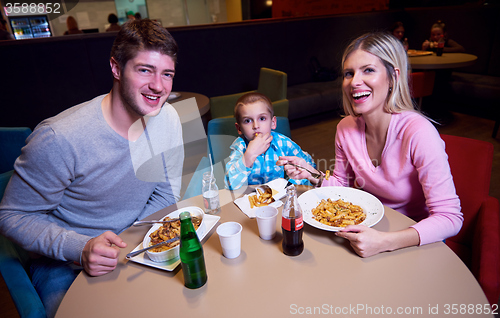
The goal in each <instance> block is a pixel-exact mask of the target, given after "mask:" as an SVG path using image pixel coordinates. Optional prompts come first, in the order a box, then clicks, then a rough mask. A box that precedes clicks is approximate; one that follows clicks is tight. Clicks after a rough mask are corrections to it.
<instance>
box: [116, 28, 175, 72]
mask: <svg viewBox="0 0 500 318" xmlns="http://www.w3.org/2000/svg"><path fill="white" fill-rule="evenodd" d="M142 50H147V51H157V52H160V53H162V54H165V55H168V56H170V57H171V58H172V60H173V61H174V63H177V50H178V48H177V42H175V40H174V38H173V37H172V35H171V34H170V33H169V32H168V31H167V29H165V28H164V27H162V26H161V25H160V24H159V23H158V22H154V21H152V20H150V19H142V20H129V21H127V22H126V23H125V24H123V25H122V28H121V30H120V31H119V32H118V35H117V36H116V39H115V42H114V43H113V47H112V48H111V57H112V58H114V59H115V60H116V62H117V63H118V65H119V66H120V68H121V69H124V68H125V64H127V62H128V61H129V60H131V59H133V58H134V57H135V56H136V55H137V52H139V51H142Z"/></svg>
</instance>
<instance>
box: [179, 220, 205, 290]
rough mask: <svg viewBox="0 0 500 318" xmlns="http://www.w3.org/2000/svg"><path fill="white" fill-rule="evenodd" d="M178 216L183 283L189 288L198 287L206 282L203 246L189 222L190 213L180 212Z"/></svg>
mask: <svg viewBox="0 0 500 318" xmlns="http://www.w3.org/2000/svg"><path fill="white" fill-rule="evenodd" d="M179 218H180V220H181V246H180V249H179V255H180V258H181V265H182V272H183V274H184V285H185V286H186V287H187V288H191V289H196V288H200V287H201V286H203V285H205V283H206V282H207V270H206V268H205V257H204V256H203V247H202V246H201V243H200V240H199V239H198V235H196V231H195V230H194V226H193V223H192V222H191V214H190V213H189V212H182V213H181V214H180V215H179Z"/></svg>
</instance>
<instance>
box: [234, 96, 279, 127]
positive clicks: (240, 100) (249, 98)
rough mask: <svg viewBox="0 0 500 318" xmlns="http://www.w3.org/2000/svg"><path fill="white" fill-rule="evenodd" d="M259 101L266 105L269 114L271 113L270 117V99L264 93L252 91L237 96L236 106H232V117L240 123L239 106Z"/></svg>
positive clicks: (272, 110)
mask: <svg viewBox="0 0 500 318" xmlns="http://www.w3.org/2000/svg"><path fill="white" fill-rule="evenodd" d="M259 101H261V102H263V103H264V104H265V105H266V106H267V110H268V111H269V114H271V117H274V108H273V103H272V102H271V100H270V99H269V98H268V97H267V96H266V95H264V94H261V93H257V92H252V93H247V94H245V95H243V96H241V97H240V98H238V101H237V102H236V106H235V107H234V118H236V122H237V123H238V124H240V121H241V114H240V108H241V107H242V106H245V105H249V104H253V103H256V102H259Z"/></svg>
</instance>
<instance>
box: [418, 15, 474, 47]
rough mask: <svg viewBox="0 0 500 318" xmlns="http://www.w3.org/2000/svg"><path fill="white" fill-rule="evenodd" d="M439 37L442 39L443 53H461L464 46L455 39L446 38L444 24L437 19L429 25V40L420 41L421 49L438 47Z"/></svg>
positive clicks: (446, 33)
mask: <svg viewBox="0 0 500 318" xmlns="http://www.w3.org/2000/svg"><path fill="white" fill-rule="evenodd" d="M440 39H443V40H444V48H443V52H444V53H463V52H465V48H464V47H463V46H461V45H460V44H458V43H457V42H456V41H453V40H452V39H449V38H448V32H447V31H446V25H445V24H444V23H443V22H441V21H438V22H436V23H434V24H433V25H432V27H431V37H430V39H429V40H425V41H424V43H422V50H423V51H436V49H437V47H438V42H439V40H440Z"/></svg>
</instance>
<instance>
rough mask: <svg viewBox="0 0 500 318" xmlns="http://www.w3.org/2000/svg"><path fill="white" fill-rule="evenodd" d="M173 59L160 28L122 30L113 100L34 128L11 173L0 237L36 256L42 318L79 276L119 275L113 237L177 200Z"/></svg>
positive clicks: (137, 23)
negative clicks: (82, 273) (171, 101)
mask: <svg viewBox="0 0 500 318" xmlns="http://www.w3.org/2000/svg"><path fill="white" fill-rule="evenodd" d="M176 54H177V44H176V42H175V40H174V39H173V38H172V36H171V35H170V33H168V31H167V30H165V29H164V28H162V27H161V26H160V25H159V24H157V23H155V22H153V21H151V20H148V19H144V20H132V21H129V22H128V23H126V24H125V25H124V26H123V28H122V30H121V31H120V32H119V33H118V35H117V38H116V40H115V42H114V44H113V48H112V50H111V59H110V65H111V71H112V74H113V87H112V89H111V92H110V93H108V94H106V95H102V96H98V97H96V98H94V99H93V100H91V101H88V102H86V103H83V104H80V105H77V106H74V107H71V108H69V109H67V110H66V111H64V112H62V113H60V114H59V115H57V116H55V117H52V118H49V119H47V120H45V121H43V122H42V123H40V124H39V125H38V126H37V128H36V129H35V130H34V131H33V133H32V134H31V135H30V136H29V137H28V139H27V145H26V146H25V147H24V148H23V151H22V154H21V156H20V157H19V158H18V159H17V161H16V163H15V165H14V168H15V173H14V175H13V176H12V179H11V180H10V182H9V185H8V186H7V189H6V192H5V195H4V198H3V200H2V202H1V204H0V232H1V233H2V234H3V235H5V236H6V237H7V238H9V239H11V240H12V241H14V242H15V243H17V244H19V245H20V246H21V247H23V248H24V249H26V250H28V251H30V252H34V253H36V254H38V255H41V257H39V258H36V259H33V262H32V265H31V274H32V282H33V285H34V286H35V288H36V289H37V291H38V293H39V295H40V297H41V299H42V302H43V303H44V305H45V307H46V310H47V315H48V316H49V317H51V316H54V315H55V312H56V310H57V307H58V306H59V303H60V301H61V300H62V297H63V296H64V294H65V292H66V290H67V289H68V288H69V286H70V285H71V283H72V281H73V280H74V278H75V277H76V276H77V275H78V273H79V272H80V270H81V269H82V268H83V270H85V271H86V272H87V273H88V274H89V275H92V276H99V275H103V274H106V273H109V272H110V271H113V270H114V269H115V268H116V266H117V262H118V256H119V252H120V248H124V247H126V244H125V243H124V242H123V241H122V240H121V239H120V237H119V236H118V234H119V233H121V232H122V231H123V230H125V229H126V228H128V227H129V226H130V225H131V224H132V223H133V222H134V221H136V220H139V219H142V218H144V217H146V216H148V215H150V214H152V213H154V212H156V211H158V210H159V209H161V208H163V207H166V206H169V205H171V204H174V203H175V202H176V201H177V200H178V199H179V196H180V187H181V177H182V165H183V160H184V150H183V145H182V128H181V123H180V119H179V116H178V115H177V113H176V111H175V110H174V109H173V107H172V106H171V105H169V104H168V103H166V101H167V97H168V95H169V94H170V92H171V90H172V81H173V77H174V74H175V63H176ZM74 263H77V264H81V267H79V266H78V267H77V266H75V265H74Z"/></svg>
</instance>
